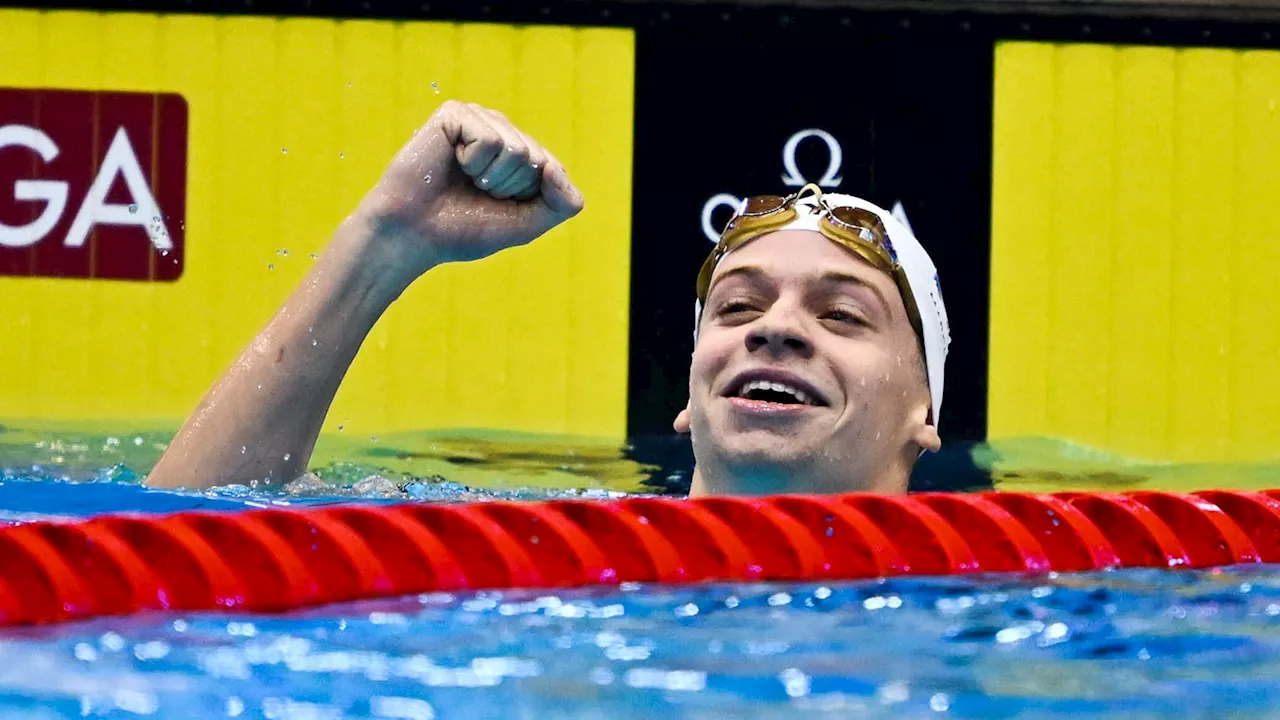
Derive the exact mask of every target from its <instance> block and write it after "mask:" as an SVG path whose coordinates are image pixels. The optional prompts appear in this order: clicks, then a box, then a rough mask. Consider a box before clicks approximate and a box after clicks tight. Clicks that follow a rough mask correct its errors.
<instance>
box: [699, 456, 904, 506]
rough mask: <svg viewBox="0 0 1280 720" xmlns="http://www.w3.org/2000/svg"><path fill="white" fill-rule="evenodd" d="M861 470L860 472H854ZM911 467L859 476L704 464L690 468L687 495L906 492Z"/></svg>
mask: <svg viewBox="0 0 1280 720" xmlns="http://www.w3.org/2000/svg"><path fill="white" fill-rule="evenodd" d="M855 474H860V473H855ZM910 477H911V469H910V468H909V467H908V468H905V469H904V468H902V467H899V466H898V465H896V464H894V465H892V466H890V467H885V468H882V469H881V471H880V472H878V473H869V474H863V475H862V477H854V476H852V475H846V476H843V477H839V478H820V477H798V476H796V475H794V474H791V475H788V476H786V477H775V476H774V474H773V473H749V474H748V473H734V472H728V471H726V470H723V469H719V468H717V469H716V470H712V469H710V468H708V469H707V472H704V471H703V466H701V465H695V466H694V468H693V483H692V484H691V485H690V487H689V497H690V498H698V497H706V496H715V495H785V494H791V493H817V494H824V495H826V494H836V493H849V492H867V493H876V494H880V495H902V494H904V493H906V492H907V484H908V481H909V480H910Z"/></svg>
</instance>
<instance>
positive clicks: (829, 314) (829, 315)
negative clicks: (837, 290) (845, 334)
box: [821, 308, 866, 325]
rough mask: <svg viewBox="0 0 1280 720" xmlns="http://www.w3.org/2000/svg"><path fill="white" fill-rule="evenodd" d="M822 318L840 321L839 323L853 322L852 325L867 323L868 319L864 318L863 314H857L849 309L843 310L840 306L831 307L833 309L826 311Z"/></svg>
mask: <svg viewBox="0 0 1280 720" xmlns="http://www.w3.org/2000/svg"><path fill="white" fill-rule="evenodd" d="M821 319H823V320H834V321H836V322H839V323H849V324H852V325H865V324H866V321H865V320H863V319H862V316H861V315H857V314H854V313H851V312H849V311H848V310H842V309H840V308H834V309H831V310H828V311H826V312H825V313H823V314H822V318H821Z"/></svg>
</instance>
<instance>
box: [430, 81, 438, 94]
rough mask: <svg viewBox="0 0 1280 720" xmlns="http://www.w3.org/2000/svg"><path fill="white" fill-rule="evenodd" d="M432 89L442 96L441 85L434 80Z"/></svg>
mask: <svg viewBox="0 0 1280 720" xmlns="http://www.w3.org/2000/svg"><path fill="white" fill-rule="evenodd" d="M431 89H432V90H434V91H435V93H436V94H437V95H439V94H440V84H439V83H437V82H435V81H434V80H432V81H431Z"/></svg>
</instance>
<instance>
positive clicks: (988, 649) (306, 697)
mask: <svg viewBox="0 0 1280 720" xmlns="http://www.w3.org/2000/svg"><path fill="white" fill-rule="evenodd" d="M0 439H3V435H0ZM10 440H11V442H10V444H9V445H8V446H5V445H4V443H3V442H0V469H2V470H0V472H2V473H3V477H0V522H8V523H13V522H25V521H30V520H35V519H44V518H76V517H86V516H91V515H95V514H99V513H104V512H117V511H129V512H171V511H176V510H185V509H194V508H204V509H215V510H237V509H245V508H249V507H261V506H269V505H289V506H297V505H315V504H327V503H333V502H389V501H406V500H409V501H415V500H416V501H422V502H432V501H435V502H447V501H457V500H463V499H477V498H480V499H483V498H485V497H491V496H495V495H497V496H503V497H507V496H514V497H540V496H547V495H556V496H562V495H583V494H585V495H587V496H602V495H610V494H616V493H618V492H623V491H631V492H635V491H650V492H652V491H654V487H655V486H654V485H652V484H645V483H643V482H639V483H638V482H636V477H637V475H636V474H635V473H634V471H635V467H633V465H634V464H635V460H634V458H626V457H623V456H622V455H618V456H617V457H613V458H612V459H611V456H610V455H609V454H608V453H607V452H604V451H602V450H600V449H599V448H596V449H591V448H565V447H560V448H556V449H554V450H547V451H543V452H541V453H539V452H537V451H534V450H529V449H528V448H525V449H523V450H519V451H516V450H512V448H511V446H510V445H509V444H507V445H503V447H504V448H506V449H505V450H501V452H496V453H495V454H494V455H493V457H501V458H504V459H503V460H502V462H504V463H508V464H507V465H505V466H503V467H499V468H496V469H495V468H492V467H491V468H488V470H491V471H493V473H494V474H495V475H499V476H501V475H504V474H505V475H509V476H512V477H515V478H518V479H517V480H515V481H513V482H512V483H510V484H509V486H503V485H502V484H501V483H491V484H489V485H488V486H485V487H477V486H475V485H468V486H463V485H461V484H458V483H456V482H452V481H446V480H442V479H440V478H439V477H437V476H435V475H431V476H428V475H426V474H421V475H420V476H418V477H416V478H414V477H410V476H412V475H413V473H412V467H410V468H409V471H408V472H409V475H410V476H406V475H405V474H404V472H405V470H404V467H401V468H400V469H399V470H393V469H390V468H388V467H387V466H386V464H384V463H381V462H380V461H377V462H375V461H374V460H371V459H370V458H375V459H376V458H378V457H384V456H379V455H376V453H375V454H373V455H364V456H362V457H361V458H358V459H357V460H355V461H352V460H351V458H347V459H346V460H343V461H342V463H336V461H335V463H336V464H335V465H334V466H332V467H328V468H327V470H323V471H322V472H321V473H320V475H321V481H317V482H315V483H313V484H311V485H308V486H305V487H301V488H298V487H295V488H292V489H289V490H282V491H273V492H263V491H259V490H254V489H251V488H243V487H241V488H227V489H221V490H217V491H213V492H207V493H174V492H163V491H154V490H148V489H145V488H143V487H141V486H139V485H138V484H137V474H138V472H139V471H138V470H137V469H136V468H144V467H146V466H147V464H146V463H147V460H148V458H147V457H145V456H143V455H135V456H124V457H116V455H113V454H112V453H117V454H123V453H124V451H123V450H121V449H120V448H121V447H124V448H125V449H128V450H129V451H130V452H137V453H144V454H145V452H146V451H147V448H148V446H149V445H150V444H151V443H150V440H144V441H143V442H136V443H135V442H133V441H132V440H127V441H126V442H123V443H120V442H117V443H114V444H112V443H104V442H102V438H91V439H90V440H91V441H90V442H87V443H86V442H82V441H81V440H83V439H78V440H77V439H70V440H64V441H59V442H60V444H59V445H57V446H56V447H55V446H51V445H48V444H46V445H44V446H42V447H36V446H35V445H33V444H26V443H27V441H26V440H22V441H13V435H12V434H11V435H10ZM41 442H43V441H41ZM81 445H88V446H92V447H91V448H90V449H89V450H87V451H78V450H76V449H75V447H78V446H81ZM99 446H101V448H99ZM383 447H384V448H385V447H386V445H385V444H384V445H383ZM441 447H442V446H439V445H437V446H436V449H437V451H438V452H436V454H435V455H433V456H431V458H434V459H431V460H430V461H431V462H436V461H438V460H440V458H441V457H444V458H445V460H444V461H443V462H453V460H450V458H453V459H454V460H456V459H457V458H465V459H464V460H462V461H458V462H456V465H457V467H458V468H462V469H464V470H465V469H466V468H473V470H472V471H474V467H475V466H476V465H477V460H476V458H477V457H480V458H481V460H482V461H483V460H484V459H485V458H487V457H489V456H486V455H485V454H484V453H485V452H491V451H493V450H494V447H493V446H492V445H489V446H486V445H484V443H480V444H479V445H476V446H473V447H472V448H471V450H472V452H464V450H465V449H464V448H460V447H458V446H456V445H454V446H449V447H447V448H443V449H441ZM477 448H478V449H477ZM109 449H110V450H111V452H107V451H108V450H109ZM77 452H78V453H79V455H75V453H77ZM383 452H385V451H383ZM95 453H96V454H95ZM104 453H105V454H104ZM429 455H431V454H430V453H426V452H425V450H424V451H423V452H421V453H419V452H416V451H415V452H412V453H411V452H407V451H402V450H397V451H392V452H391V453H390V454H389V455H387V456H385V457H391V458H394V459H396V460H398V461H400V462H403V463H413V462H425V460H422V457H426V456H429ZM58 458H61V461H59V460H58ZM117 461H118V462H117ZM343 463H346V464H343ZM513 463H514V465H512V464H513ZM622 463H631V465H625V467H624V466H623V465H622ZM480 464H483V462H480ZM513 467H514V468H515V469H512V468H513ZM522 468H523V470H522ZM529 468H533V469H532V470H530V469H529ZM447 469H448V468H446V470H447ZM539 472H543V473H544V474H543V475H539V474H538V473H539ZM648 472H649V473H650V474H651V475H661V476H663V477H670V476H671V475H672V474H673V473H676V472H678V471H677V470H674V469H671V468H661V467H658V468H650V470H649V471H648ZM1118 472H1119V471H1118V470H1117V471H1115V472H1110V473H1109V474H1107V475H1106V477H1107V478H1109V481H1111V482H1113V483H1114V477H1115V476H1116V475H1117V473H1118ZM1125 472H1126V473H1128V474H1130V475H1132V474H1133V473H1134V471H1133V469H1132V468H1129V469H1127V470H1125ZM397 473H400V474H397ZM575 473H578V475H577V477H580V478H582V479H583V482H581V483H579V489H575V488H573V487H572V484H573V483H566V482H560V480H561V479H563V478H562V475H569V476H574V474H575ZM370 474H373V475H378V476H379V477H380V480H378V481H375V482H368V481H367V480H366V477H365V476H367V475H370ZM444 474H445V475H446V476H449V477H452V476H453V473H452V472H446V473H444ZM460 474H461V475H463V476H465V472H461V473H460ZM641 475H643V473H641ZM1024 476H1025V474H1024ZM391 477H394V481H392V480H390V479H389V478H391ZM540 477H545V478H550V480H549V481H548V482H547V483H545V484H543V485H539V484H537V483H530V482H529V478H534V479H535V480H536V479H538V478H540ZM618 478H623V479H625V480H626V482H628V483H632V485H630V486H627V485H625V484H621V483H622V481H620V480H618ZM1139 481H1141V478H1139V479H1138V480H1137V481H1135V482H1139ZM1225 484H1229V483H1225ZM580 488H588V489H587V490H585V491H584V490H582V489H580ZM1278 678H1280V569H1277V568H1276V567H1273V566H1265V567H1250V568H1229V569H1225V570H1216V571H1200V572H1189V571H1181V572H1170V571H1157V570H1134V571H1119V572H1107V573H1095V574H1088V575H1061V576H1056V575H1050V576H1041V577H1023V578H1016V577H1008V576H1003V577H995V576H985V577H966V578H913V579H892V580H886V581H864V582H855V583H843V584H827V585H819V584H813V583H798V584H767V585H765V584H751V585H709V586H690V587H669V586H668V587H664V586H638V585H627V586H623V587H618V588H609V589H598V588H589V589H580V590H571V591H556V592H547V591H504V592H479V593H461V594H452V595H447V594H437V595H424V596H415V597H406V598H395V599H388V600H379V601H367V602H362V603H353V604H348V605H342V606H332V607H325V608H317V609H311V610H307V611H303V612H296V613H291V614H287V615H276V616H264V615H223V614H152V615H146V616H137V617H130V618H107V619H100V620H94V621H91V622H84V623H76V624H68V625H63V626H52V627H40V628H19V629H8V630H0V717H5V718H10V717H16V718H53V717H82V716H87V717H139V716H147V717H163V718H206V717H207V718H214V717H218V718H222V717H244V718H346V717H354V718H365V717H370V718H468V719H469V718H608V719H609V720H620V719H621V718H640V717H676V718H741V717H761V718H795V717H894V718H915V717H920V718H925V717H929V718H933V717H963V718H1005V717H1009V718H1013V717H1017V718H1039V717H1123V718H1125V719H1126V720H1131V719H1134V718H1165V717H1175V716H1176V717H1180V718H1202V717H1203V718H1220V717H1227V716H1235V717H1265V716H1275V715H1280V681H1278V680H1277V679H1278Z"/></svg>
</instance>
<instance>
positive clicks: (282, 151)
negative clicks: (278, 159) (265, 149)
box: [280, 148, 289, 155]
mask: <svg viewBox="0 0 1280 720" xmlns="http://www.w3.org/2000/svg"><path fill="white" fill-rule="evenodd" d="M280 154H281V155H288V154H289V148H280Z"/></svg>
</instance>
